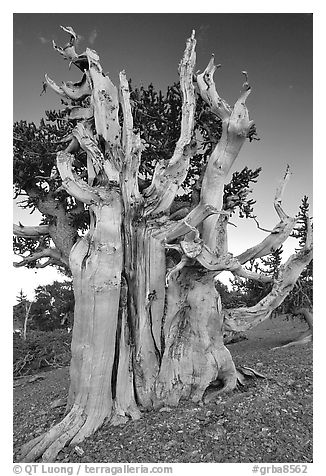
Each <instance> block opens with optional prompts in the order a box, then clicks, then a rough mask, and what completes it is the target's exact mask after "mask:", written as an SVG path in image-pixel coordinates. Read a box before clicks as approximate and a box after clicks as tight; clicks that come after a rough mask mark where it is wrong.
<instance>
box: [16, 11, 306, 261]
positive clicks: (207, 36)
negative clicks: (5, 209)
mask: <svg viewBox="0 0 326 476" xmlns="http://www.w3.org/2000/svg"><path fill="white" fill-rule="evenodd" d="M312 20H313V18H312V15H311V14H306V13H303V14H294V13H290V14H284V13H281V14H274V13H270V14H258V13H256V14H255V13H248V14H239V13H231V14H219V13H210V14H194V13H191V14H186V13H181V14H110V13H101V14H66V13H63V14H51V13H46V14H35V13H31V14H14V39H13V46H14V48H13V51H14V57H13V58H14V64H13V67H14V81H13V85H14V90H13V93H14V120H20V119H25V120H27V121H34V122H37V123H38V122H39V120H40V118H41V117H42V116H44V110H46V109H57V108H59V107H60V100H59V96H57V95H56V94H55V93H53V92H52V91H48V92H47V94H46V95H43V96H40V91H41V86H42V81H43V77H44V73H48V74H49V76H50V77H51V78H52V79H54V80H55V81H56V82H57V83H59V84H60V82H61V81H62V80H64V81H67V80H79V79H80V72H79V71H78V70H77V69H76V68H74V67H72V69H71V70H70V71H69V70H68V67H67V66H68V65H67V62H65V61H64V60H63V59H62V57H61V56H60V55H59V54H58V53H57V52H55V51H54V50H53V48H52V40H53V39H54V40H55V41H56V43H57V44H58V45H64V44H65V43H66V41H67V39H68V37H67V35H66V34H65V33H64V32H63V31H62V30H60V28H59V25H64V26H72V27H73V28H74V30H75V31H76V33H78V34H80V35H81V36H82V40H81V41H80V44H79V48H80V49H79V50H78V51H79V52H82V51H84V49H85V48H86V47H90V48H92V49H95V50H96V51H97V52H98V53H99V55H100V58H101V63H102V66H103V69H104V71H105V72H109V74H110V77H111V79H112V81H113V82H114V83H115V84H117V78H118V73H119V71H121V70H123V69H125V70H126V72H127V76H128V77H130V78H132V81H133V84H134V85H135V86H137V85H140V84H144V85H147V84H149V83H150V82H152V83H153V84H154V86H156V88H158V89H162V90H163V91H164V90H165V89H166V87H167V86H168V85H169V84H171V83H172V82H174V81H177V79H178V76H177V74H178V73H177V67H178V64H179V61H180V58H181V56H182V53H183V50H184V46H185V40H186V38H187V37H188V36H189V35H190V33H191V30H192V29H195V30H196V37H197V41H198V43H197V67H196V68H197V69H200V70H203V69H204V68H205V67H206V65H207V63H208V61H209V59H210V55H211V54H212V53H215V57H216V63H222V68H221V69H219V70H218V71H217V72H216V73H215V82H216V85H217V90H218V91H219V94H220V95H221V96H222V97H223V98H224V99H225V100H226V101H227V102H229V104H234V102H235V100H236V99H237V96H238V94H239V91H240V88H241V85H242V83H243V76H242V75H241V71H243V70H246V71H247V72H248V73H249V81H250V83H251V86H252V93H251V95H250V97H249V99H248V101H247V105H248V109H249V114H250V118H251V119H253V120H254V121H255V123H256V126H257V131H258V134H259V136H260V138H261V140H260V141H259V142H253V143H249V142H248V143H246V144H245V146H244V147H243V149H242V151H241V152H240V155H239V158H238V160H237V162H236V169H238V170H241V169H242V168H243V167H244V166H245V165H248V166H249V167H251V168H255V167H258V166H262V168H263V171H262V173H261V179H260V180H259V183H257V184H256V185H255V188H254V195H253V197H254V198H255V199H256V200H257V205H256V209H255V211H256V214H257V215H258V218H259V221H260V223H261V226H263V227H264V228H272V227H273V226H274V225H275V224H276V222H277V216H276V214H275V212H274V210H273V204H272V201H273V195H274V192H275V188H276V186H277V183H278V181H279V180H280V178H281V177H282V175H283V173H284V171H285V168H286V165H287V164H289V165H290V167H291V170H292V173H293V175H292V177H291V180H290V182H289V184H288V186H287V188H286V191H285V196H284V208H285V210H286V212H288V213H289V214H291V215H294V214H296V213H297V210H298V207H299V205H300V202H301V198H302V196H303V195H305V194H306V195H308V196H309V198H310V203H311V204H312V59H313V55H312ZM21 216H22V215H20V214H19V217H21ZM22 221H23V222H25V223H27V221H26V220H25V219H24V218H23V220H22ZM31 221H32V219H28V222H29V223H30V222H31ZM237 224H238V228H236V229H235V228H234V227H230V251H231V252H235V253H238V252H240V251H242V250H243V249H244V248H247V247H249V246H252V245H253V244H256V242H258V241H261V240H262V239H263V238H264V237H265V233H263V232H261V231H258V230H257V229H256V228H255V224H254V222H252V221H248V220H247V221H245V220H242V221H241V223H237ZM291 241H292V244H291V243H290V244H289V245H287V246H288V247H291V246H292V247H293V246H294V245H295V243H294V240H290V242H291ZM285 249H287V247H285ZM288 249H290V248H288Z"/></svg>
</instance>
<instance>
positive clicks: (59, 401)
mask: <svg viewBox="0 0 326 476" xmlns="http://www.w3.org/2000/svg"><path fill="white" fill-rule="evenodd" d="M65 404H66V399H65V398H57V399H56V400H54V401H53V402H52V403H51V404H50V408H52V409H53V408H57V407H63V406H64V405H65Z"/></svg>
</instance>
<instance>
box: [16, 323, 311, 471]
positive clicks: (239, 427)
mask: <svg viewBox="0 0 326 476" xmlns="http://www.w3.org/2000/svg"><path fill="white" fill-rule="evenodd" d="M305 329H306V324H304V323H302V322H300V321H299V320H296V321H287V320H286V319H285V318H284V317H281V318H274V319H269V320H267V321H265V322H264V323H263V324H261V325H260V326H258V327H256V328H255V329H253V330H252V331H250V332H248V333H247V337H248V340H244V341H241V342H238V343H235V344H231V345H230V346H229V349H230V351H231V353H232V355H233V357H234V361H235V363H236V365H239V366H241V365H245V366H248V367H252V368H255V369H257V370H258V371H259V372H260V373H262V374H264V375H265V376H266V378H265V379H260V378H259V379H252V380H250V381H249V382H248V383H247V384H246V386H245V387H241V388H239V389H238V390H236V391H234V392H233V393H231V394H229V395H223V397H222V396H220V397H219V398H218V400H217V401H216V402H211V403H208V404H206V405H198V404H197V405H196V404H193V403H183V404H181V405H180V406H179V407H178V408H177V409H170V408H163V409H161V410H160V411H152V412H149V413H147V414H145V415H144V416H143V418H142V419H141V420H139V421H136V422H130V423H128V424H126V425H124V426H118V427H111V426H104V427H103V428H101V429H100V430H99V431H98V432H97V433H96V434H95V435H93V436H92V437H90V438H88V439H87V440H85V441H84V442H83V443H82V444H81V445H80V447H79V448H77V449H76V448H67V449H65V450H64V451H62V452H61V453H60V455H59V460H61V461H62V462H76V463H77V462H85V463H86V462H88V463H106V462H108V463H165V462H169V463H200V462H207V463H228V462H233V463H250V462H257V463H264V462H266V463H279V462H282V463H306V462H312V344H311V343H309V344H305V345H298V346H293V347H288V348H284V349H277V350H271V348H272V347H274V346H278V345H281V344H282V343H286V342H288V341H289V340H292V339H294V338H295V337H297V336H298V335H299V334H300V332H302V331H303V330H305ZM39 377H40V378H35V376H34V377H31V376H29V377H25V378H23V379H19V380H17V381H15V382H14V451H15V453H17V451H18V449H19V447H20V446H21V444H23V443H25V442H26V441H28V440H29V439H31V438H33V437H34V436H37V435H39V434H41V433H42V432H44V431H45V430H46V429H48V428H49V427H50V426H51V425H53V424H54V423H56V422H57V421H58V420H60V418H61V417H62V415H63V413H64V406H56V405H59V404H60V400H59V399H63V398H65V397H66V396H67V391H68V387H69V372H68V368H62V369H57V370H52V371H50V372H45V373H42V374H41V375H40V376H39ZM51 407H54V408H51ZM14 459H15V457H14Z"/></svg>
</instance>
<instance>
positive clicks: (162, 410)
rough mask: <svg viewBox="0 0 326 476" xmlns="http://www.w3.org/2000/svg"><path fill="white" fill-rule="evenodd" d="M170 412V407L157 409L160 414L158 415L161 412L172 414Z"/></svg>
mask: <svg viewBox="0 0 326 476" xmlns="http://www.w3.org/2000/svg"><path fill="white" fill-rule="evenodd" d="M172 410H173V409H172V408H170V407H162V408H160V409H159V412H160V413H163V412H172Z"/></svg>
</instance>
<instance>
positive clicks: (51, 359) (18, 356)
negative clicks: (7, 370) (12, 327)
mask: <svg viewBox="0 0 326 476" xmlns="http://www.w3.org/2000/svg"><path fill="white" fill-rule="evenodd" d="M70 345H71V333H70V334H68V332H67V331H66V330H65V329H57V330H54V331H52V332H44V331H30V332H29V333H28V334H27V338H26V340H24V339H23V338H22V336H21V335H19V334H18V335H17V334H14V336H13V347H14V352H13V353H14V355H13V358H14V360H13V372H14V377H19V376H22V375H28V374H33V373H37V372H39V371H40V370H41V369H42V370H46V369H50V368H53V367H62V366H65V365H68V364H69V362H70Z"/></svg>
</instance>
